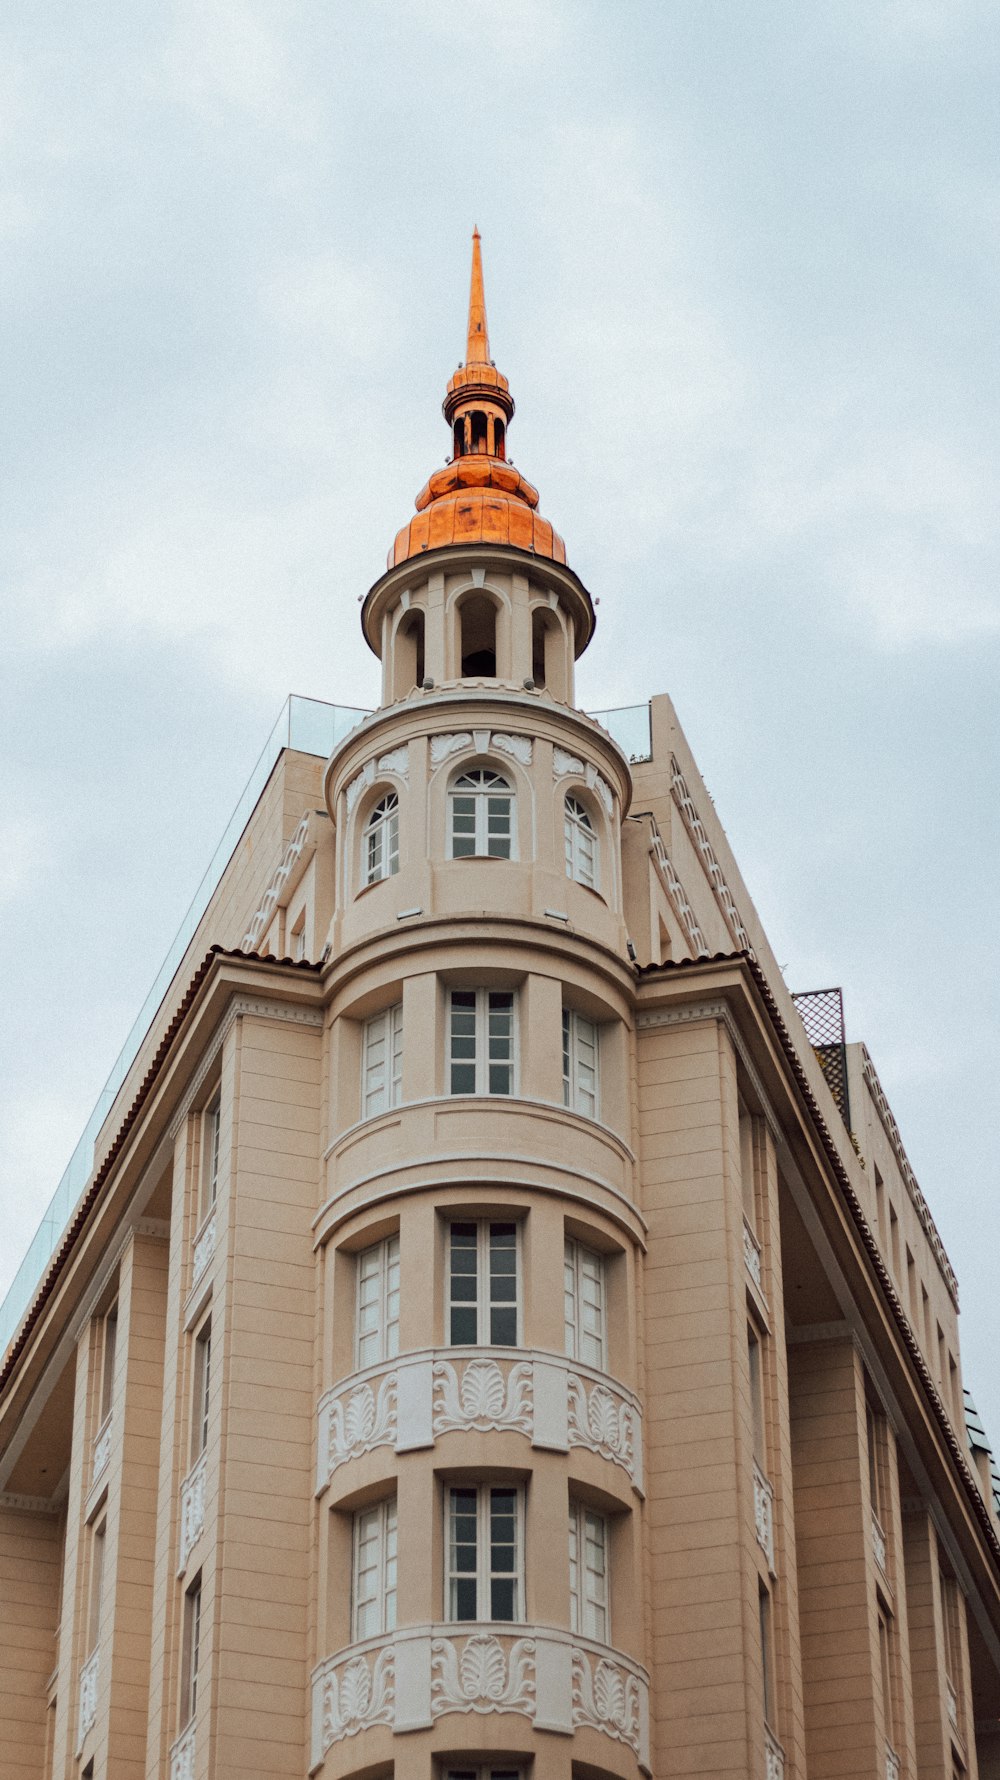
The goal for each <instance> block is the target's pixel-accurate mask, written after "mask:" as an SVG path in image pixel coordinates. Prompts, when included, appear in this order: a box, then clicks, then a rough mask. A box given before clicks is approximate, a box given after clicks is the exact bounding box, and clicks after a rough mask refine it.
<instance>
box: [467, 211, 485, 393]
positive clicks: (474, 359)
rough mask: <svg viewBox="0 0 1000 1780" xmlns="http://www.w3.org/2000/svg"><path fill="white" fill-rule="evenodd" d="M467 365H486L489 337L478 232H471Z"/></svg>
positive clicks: (476, 230)
mask: <svg viewBox="0 0 1000 1780" xmlns="http://www.w3.org/2000/svg"><path fill="white" fill-rule="evenodd" d="M465 362H466V364H467V365H488V364H489V362H490V336H489V330H488V328H487V326H486V295H485V292H484V290H483V254H482V248H481V246H480V240H479V230H478V229H473V231H472V279H471V282H470V285H469V339H468V344H467V346H466V349H465Z"/></svg>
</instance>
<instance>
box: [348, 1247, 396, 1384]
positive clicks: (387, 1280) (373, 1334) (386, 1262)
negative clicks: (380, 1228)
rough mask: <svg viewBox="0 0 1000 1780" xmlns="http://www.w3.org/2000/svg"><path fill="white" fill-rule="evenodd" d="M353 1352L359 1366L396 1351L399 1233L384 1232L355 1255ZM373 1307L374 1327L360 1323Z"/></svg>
mask: <svg viewBox="0 0 1000 1780" xmlns="http://www.w3.org/2000/svg"><path fill="white" fill-rule="evenodd" d="M354 1277H355V1286H354V1353H355V1359H356V1361H357V1365H358V1367H359V1369H360V1368H361V1367H363V1366H377V1365H379V1364H380V1363H381V1362H382V1361H383V1360H393V1359H395V1357H396V1355H397V1354H398V1352H399V1237H398V1235H397V1236H385V1237H383V1238H382V1241H381V1242H373V1243H372V1244H371V1245H370V1247H368V1248H364V1249H362V1250H361V1251H360V1253H359V1254H358V1255H357V1256H356V1257H355V1275H354ZM371 1307H374V1310H375V1321H374V1324H373V1327H372V1328H370V1329H365V1328H363V1327H362V1321H363V1315H364V1312H365V1310H367V1309H369V1308H371Z"/></svg>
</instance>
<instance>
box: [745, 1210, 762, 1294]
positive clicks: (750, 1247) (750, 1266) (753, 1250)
mask: <svg viewBox="0 0 1000 1780" xmlns="http://www.w3.org/2000/svg"><path fill="white" fill-rule="evenodd" d="M743 1259H744V1261H745V1263H746V1270H747V1272H748V1273H749V1275H750V1278H751V1279H752V1280H753V1283H754V1285H755V1286H756V1287H757V1290H758V1292H760V1291H763V1289H764V1288H763V1284H762V1275H761V1264H760V1243H759V1242H758V1241H757V1238H756V1236H755V1235H754V1233H753V1231H752V1230H751V1228H750V1225H749V1224H748V1223H747V1221H746V1219H745V1218H744V1220H743Z"/></svg>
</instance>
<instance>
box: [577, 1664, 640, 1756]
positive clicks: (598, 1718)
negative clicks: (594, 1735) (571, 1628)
mask: <svg viewBox="0 0 1000 1780" xmlns="http://www.w3.org/2000/svg"><path fill="white" fill-rule="evenodd" d="M592 1663H593V1667H592V1666H591V1665H592ZM640 1698H641V1684H640V1681H639V1677H638V1676H637V1675H633V1674H631V1673H630V1671H629V1670H628V1669H624V1668H621V1667H620V1666H619V1665H618V1663H613V1662H610V1661H609V1660H608V1658H607V1657H606V1656H602V1657H599V1658H598V1659H597V1661H596V1663H594V1662H593V1658H592V1657H591V1655H590V1654H589V1652H587V1651H585V1650H580V1649H579V1648H576V1647H574V1650H573V1724H574V1727H575V1726H577V1725H590V1726H591V1727H592V1728H593V1729H594V1730H598V1731H604V1732H605V1734H606V1735H607V1736H609V1737H613V1738H614V1739H615V1741H616V1742H618V1743H627V1744H628V1746H629V1748H630V1749H632V1750H634V1751H635V1754H636V1755H638V1754H639V1727H640Z"/></svg>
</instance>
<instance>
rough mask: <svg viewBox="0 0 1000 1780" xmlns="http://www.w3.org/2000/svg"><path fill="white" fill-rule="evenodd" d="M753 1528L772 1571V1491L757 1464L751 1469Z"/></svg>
mask: <svg viewBox="0 0 1000 1780" xmlns="http://www.w3.org/2000/svg"><path fill="white" fill-rule="evenodd" d="M753 1526H754V1532H755V1533H756V1535H757V1544H758V1545H759V1546H760V1548H761V1551H762V1552H763V1553H764V1556H765V1557H766V1559H767V1567H768V1569H769V1570H771V1571H773V1569H774V1491H773V1489H772V1488H771V1485H770V1483H769V1482H768V1479H767V1478H766V1477H765V1476H764V1473H763V1471H762V1470H761V1468H760V1466H759V1465H758V1464H756V1463H755V1464H754V1468H753Z"/></svg>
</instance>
